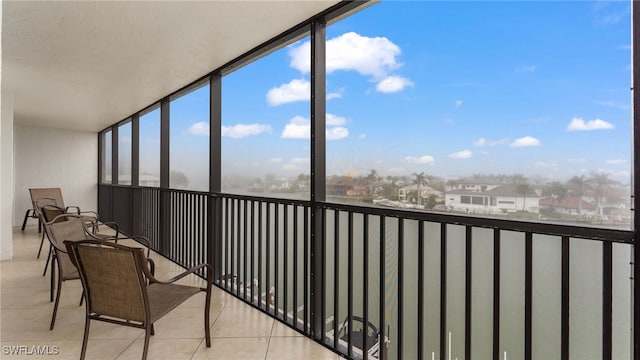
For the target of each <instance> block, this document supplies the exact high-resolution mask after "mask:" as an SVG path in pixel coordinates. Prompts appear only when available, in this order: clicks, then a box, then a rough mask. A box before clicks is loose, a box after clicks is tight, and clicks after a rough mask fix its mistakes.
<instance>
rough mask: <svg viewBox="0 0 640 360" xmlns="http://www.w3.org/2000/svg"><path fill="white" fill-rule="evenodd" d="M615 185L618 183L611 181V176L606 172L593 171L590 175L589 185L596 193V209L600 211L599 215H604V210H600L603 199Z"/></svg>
mask: <svg viewBox="0 0 640 360" xmlns="http://www.w3.org/2000/svg"><path fill="white" fill-rule="evenodd" d="M615 183H616V181H614V180H612V179H609V174H607V173H605V172H600V171H592V172H591V173H590V176H589V178H588V179H587V184H589V185H590V186H591V188H592V189H593V191H595V197H596V209H597V211H598V215H602V214H601V212H602V210H601V209H600V205H601V203H602V198H603V197H604V196H605V195H606V193H607V190H610V189H611V185H613V184H615Z"/></svg>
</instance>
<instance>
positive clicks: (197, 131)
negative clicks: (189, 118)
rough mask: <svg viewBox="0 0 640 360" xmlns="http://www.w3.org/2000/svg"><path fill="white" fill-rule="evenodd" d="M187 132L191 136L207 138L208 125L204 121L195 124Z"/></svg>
mask: <svg viewBox="0 0 640 360" xmlns="http://www.w3.org/2000/svg"><path fill="white" fill-rule="evenodd" d="M187 132H188V133H189V134H191V135H204V136H209V124H208V123H206V122H204V121H201V122H197V123H195V124H193V125H191V126H190V127H189V129H188V130H187Z"/></svg>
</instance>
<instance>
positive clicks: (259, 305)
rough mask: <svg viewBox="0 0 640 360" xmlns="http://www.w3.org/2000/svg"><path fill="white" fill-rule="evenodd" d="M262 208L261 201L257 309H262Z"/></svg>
mask: <svg viewBox="0 0 640 360" xmlns="http://www.w3.org/2000/svg"><path fill="white" fill-rule="evenodd" d="M263 206H264V202H263V201H259V202H258V307H259V308H262V306H263V305H262V303H263V298H262V290H263V287H262V283H263V281H262V207H263ZM266 300H267V299H266V298H265V299H264V303H265V304H266Z"/></svg>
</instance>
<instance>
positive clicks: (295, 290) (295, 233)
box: [293, 204, 300, 329]
mask: <svg viewBox="0 0 640 360" xmlns="http://www.w3.org/2000/svg"><path fill="white" fill-rule="evenodd" d="M298 211H299V210H298V205H297V204H296V205H293V327H295V328H296V329H298V328H299V327H298V239H299V237H298V220H299V218H300V217H299V216H298Z"/></svg>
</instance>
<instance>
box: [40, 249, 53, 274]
mask: <svg viewBox="0 0 640 360" xmlns="http://www.w3.org/2000/svg"><path fill="white" fill-rule="evenodd" d="M52 250H53V248H52V247H51V245H49V255H48V256H47V262H46V263H45V264H44V271H42V276H45V275H47V267H49V260H51V251H52ZM51 266H53V265H51Z"/></svg>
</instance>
